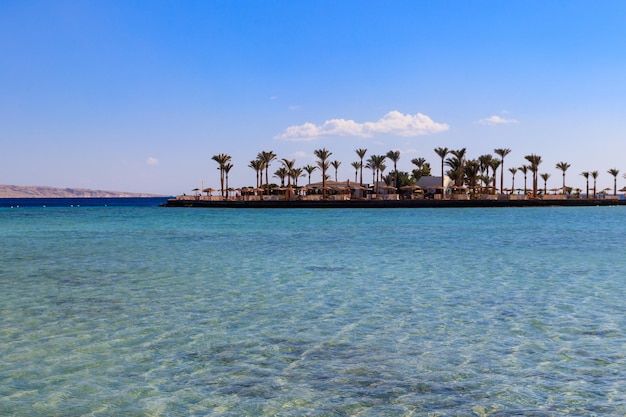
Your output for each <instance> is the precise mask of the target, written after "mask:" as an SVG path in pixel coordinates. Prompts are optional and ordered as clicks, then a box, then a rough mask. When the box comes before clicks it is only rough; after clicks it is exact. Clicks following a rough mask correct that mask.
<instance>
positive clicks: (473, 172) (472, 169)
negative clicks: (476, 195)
mask: <svg viewBox="0 0 626 417" xmlns="http://www.w3.org/2000/svg"><path fill="white" fill-rule="evenodd" d="M463 171H464V175H465V178H466V179H467V186H468V187H470V188H471V189H472V193H473V192H474V191H475V190H476V186H477V183H478V173H479V172H480V162H479V161H478V160H477V159H470V160H469V161H466V162H465V166H464V168H463Z"/></svg>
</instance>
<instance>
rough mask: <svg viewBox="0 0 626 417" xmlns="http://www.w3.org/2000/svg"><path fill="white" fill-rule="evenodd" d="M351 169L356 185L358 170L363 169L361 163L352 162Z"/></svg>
mask: <svg viewBox="0 0 626 417" xmlns="http://www.w3.org/2000/svg"><path fill="white" fill-rule="evenodd" d="M350 165H352V168H354V182H355V183H356V182H357V181H358V179H359V177H358V175H359V169H363V163H362V162H361V161H355V162H352V163H351V164H350Z"/></svg>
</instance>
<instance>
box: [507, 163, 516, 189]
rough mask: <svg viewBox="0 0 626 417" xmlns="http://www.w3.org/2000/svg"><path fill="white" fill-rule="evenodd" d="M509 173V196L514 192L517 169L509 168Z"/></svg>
mask: <svg viewBox="0 0 626 417" xmlns="http://www.w3.org/2000/svg"><path fill="white" fill-rule="evenodd" d="M509 172H510V173H511V179H512V181H511V194H513V192H514V191H515V174H517V168H515V167H512V168H509Z"/></svg>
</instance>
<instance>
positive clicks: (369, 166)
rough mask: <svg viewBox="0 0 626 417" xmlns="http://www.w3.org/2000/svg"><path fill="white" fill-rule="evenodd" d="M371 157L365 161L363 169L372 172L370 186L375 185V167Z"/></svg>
mask: <svg viewBox="0 0 626 417" xmlns="http://www.w3.org/2000/svg"><path fill="white" fill-rule="evenodd" d="M372 156H373V155H372ZM372 156H370V157H369V158H368V159H367V161H365V168H367V169H371V170H372V184H376V166H375V162H374V160H373V159H372Z"/></svg>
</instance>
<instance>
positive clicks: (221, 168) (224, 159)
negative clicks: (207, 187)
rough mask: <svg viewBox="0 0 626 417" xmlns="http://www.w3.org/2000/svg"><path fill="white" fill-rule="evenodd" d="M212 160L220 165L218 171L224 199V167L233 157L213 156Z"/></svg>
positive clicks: (223, 154) (222, 154) (224, 155)
mask: <svg viewBox="0 0 626 417" xmlns="http://www.w3.org/2000/svg"><path fill="white" fill-rule="evenodd" d="M211 159H212V160H214V161H215V162H217V164H218V165H219V166H218V168H217V169H219V171H220V192H221V193H222V198H224V165H226V164H227V163H228V162H229V161H230V160H231V157H230V155H226V154H225V153H221V154H219V155H213V156H212V157H211Z"/></svg>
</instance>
